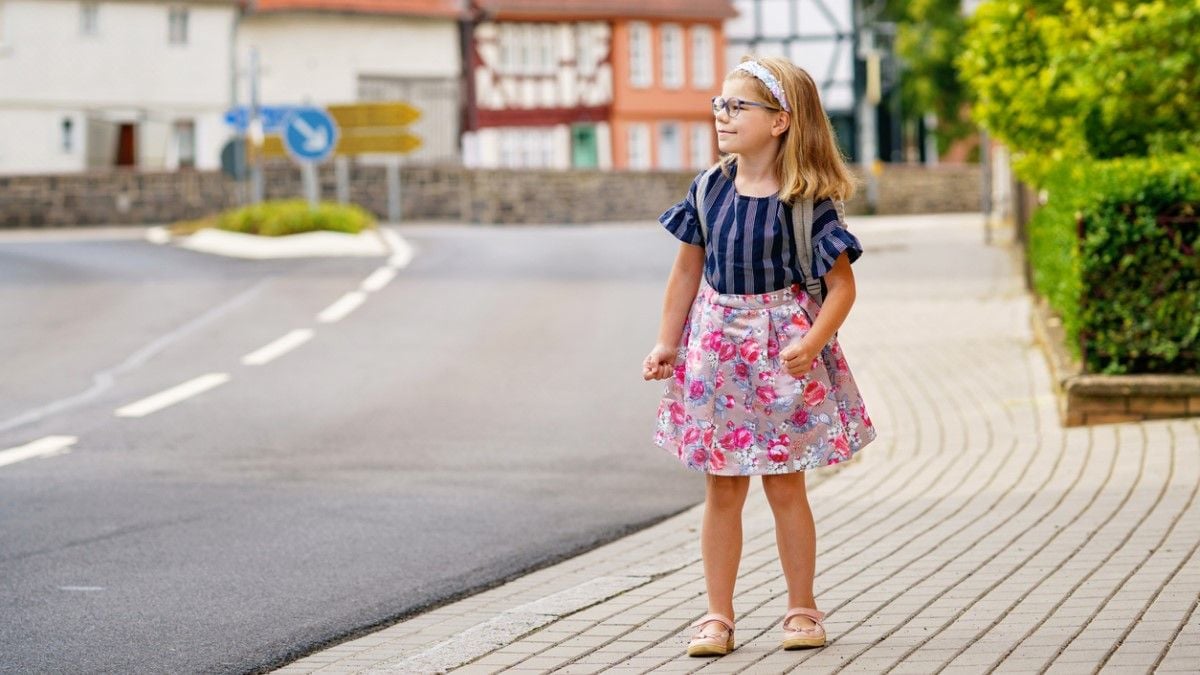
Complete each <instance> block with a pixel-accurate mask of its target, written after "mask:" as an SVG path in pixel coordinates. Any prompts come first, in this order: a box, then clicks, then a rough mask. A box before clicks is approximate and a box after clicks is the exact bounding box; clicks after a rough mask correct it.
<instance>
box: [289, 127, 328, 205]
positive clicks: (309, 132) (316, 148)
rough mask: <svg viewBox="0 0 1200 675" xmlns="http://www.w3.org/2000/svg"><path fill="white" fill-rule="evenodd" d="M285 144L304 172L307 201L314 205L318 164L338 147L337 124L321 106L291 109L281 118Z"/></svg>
mask: <svg viewBox="0 0 1200 675" xmlns="http://www.w3.org/2000/svg"><path fill="white" fill-rule="evenodd" d="M282 126H283V130H282V131H283V140H284V147H285V148H287V151H288V154H290V155H291V156H292V159H294V160H296V161H297V162H298V163H299V164H300V170H301V171H302V172H303V174H304V193H305V195H306V196H307V197H308V204H309V206H311V207H312V208H313V209H316V208H317V200H318V198H319V196H320V195H319V194H318V192H319V190H318V189H317V166H316V165H317V163H319V162H321V161H323V160H325V159H326V158H328V157H329V156H330V155H331V154H333V149H334V148H335V147H336V146H337V139H338V127H337V123H336V122H334V121H333V118H332V117H330V116H329V113H327V112H325V111H324V110H322V109H320V108H312V107H303V108H295V109H293V110H292V112H291V114H289V115H288V116H287V117H286V118H285V119H284V121H283V125H282Z"/></svg>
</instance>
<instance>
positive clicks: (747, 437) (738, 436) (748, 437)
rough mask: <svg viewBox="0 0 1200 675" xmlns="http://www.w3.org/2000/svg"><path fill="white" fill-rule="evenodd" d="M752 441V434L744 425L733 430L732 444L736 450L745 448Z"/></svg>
mask: <svg viewBox="0 0 1200 675" xmlns="http://www.w3.org/2000/svg"><path fill="white" fill-rule="evenodd" d="M753 442H754V434H752V433H750V430H749V429H747V428H746V427H738V428H737V429H734V430H733V444H734V446H736V447H737V449H738V450H745V449H746V448H748V447H750V444H751V443H753Z"/></svg>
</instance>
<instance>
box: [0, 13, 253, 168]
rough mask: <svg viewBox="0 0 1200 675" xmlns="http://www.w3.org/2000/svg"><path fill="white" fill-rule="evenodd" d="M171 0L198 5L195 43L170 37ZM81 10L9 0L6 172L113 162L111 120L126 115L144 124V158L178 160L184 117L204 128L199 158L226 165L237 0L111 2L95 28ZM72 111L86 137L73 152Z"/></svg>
mask: <svg viewBox="0 0 1200 675" xmlns="http://www.w3.org/2000/svg"><path fill="white" fill-rule="evenodd" d="M171 6H179V7H186V8H187V9H188V36H187V42H186V43H184V44H171V43H170V42H169V40H168V11H169V7H171ZM80 11H81V10H80V3H79V2H77V1H74V0H0V92H2V95H0V172H2V173H32V172H54V171H77V170H82V169H85V168H88V167H89V157H91V158H92V160H93V161H94V162H105V161H107V163H101V164H99V165H98V166H109V165H111V161H112V158H113V156H114V155H115V137H114V138H111V139H110V138H109V137H108V134H106V133H105V131H104V129H105V127H112V128H115V125H116V124H119V123H121V122H130V123H135V124H136V125H137V131H136V144H135V150H136V155H137V156H136V165H137V166H139V167H142V168H148V169H162V168H173V167H171V166H169V165H168V158H169V157H170V156H172V154H173V151H172V150H171V146H172V143H173V142H174V139H173V137H172V134H171V133H170V130H171V126H172V123H173V122H174V121H175V120H177V119H188V120H193V121H194V123H195V125H196V166H197V167H198V168H216V167H218V166H219V161H220V158H219V154H220V146H221V144H222V143H223V141H224V135H223V133H222V131H221V117H222V115H223V112H224V110H225V108H226V107H227V106H228V103H229V96H230V67H229V64H230V46H231V40H232V26H233V21H234V18H235V16H236V14H235V12H236V9H235V7H234V5H233V3H229V4H219V3H188V2H179V3H164V2H137V1H132V0H131V1H122V2H113V1H109V2H101V3H100V5H99V14H98V26H97V31H96V33H95V34H92V35H84V34H82V31H81V21H80ZM64 117H68V118H71V119H72V120H74V123H73V125H72V127H73V129H74V133H77V134H78V136H77V139H76V140H77V141H78V142H77V143H75V144H74V145H73V149H72V150H70V151H66V150H64V149H63V147H62V138H61V137H62V131H61V125H62V120H63V118H64ZM89 129H90V130H91V132H90V133H89ZM109 140H111V142H112V145H110V146H109V147H96V145H97V144H99V143H101V142H106V141H109Z"/></svg>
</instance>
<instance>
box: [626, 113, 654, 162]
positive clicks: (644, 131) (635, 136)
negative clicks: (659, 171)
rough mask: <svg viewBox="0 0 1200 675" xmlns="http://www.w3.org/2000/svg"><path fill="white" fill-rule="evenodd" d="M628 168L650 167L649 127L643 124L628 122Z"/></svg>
mask: <svg viewBox="0 0 1200 675" xmlns="http://www.w3.org/2000/svg"><path fill="white" fill-rule="evenodd" d="M626 140H627V142H628V146H629V147H628V151H627V152H628V159H629V168H630V169H641V170H645V169H649V168H650V129H649V128H648V127H647V126H646V125H645V124H630V125H629V126H628V127H627V130H626Z"/></svg>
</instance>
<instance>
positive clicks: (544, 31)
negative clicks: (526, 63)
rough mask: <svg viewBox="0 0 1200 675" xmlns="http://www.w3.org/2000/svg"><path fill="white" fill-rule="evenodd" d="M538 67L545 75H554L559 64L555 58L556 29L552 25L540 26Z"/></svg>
mask: <svg viewBox="0 0 1200 675" xmlns="http://www.w3.org/2000/svg"><path fill="white" fill-rule="evenodd" d="M537 35H538V66H539V69H540V70H541V73H542V74H543V75H553V74H554V73H555V71H556V68H557V66H558V64H557V63H556V61H557V59H556V58H555V52H556V51H557V50H556V49H555V46H556V42H555V40H554V37H555V34H554V27H553V26H552V25H551V24H542V25H540V26H538V33H537Z"/></svg>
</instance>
